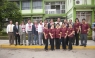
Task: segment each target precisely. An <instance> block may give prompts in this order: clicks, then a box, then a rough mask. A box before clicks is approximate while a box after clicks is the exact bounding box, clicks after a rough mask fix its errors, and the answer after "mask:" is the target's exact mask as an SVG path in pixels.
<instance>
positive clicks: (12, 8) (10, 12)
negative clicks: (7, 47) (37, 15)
mask: <svg viewBox="0 0 95 58" xmlns="http://www.w3.org/2000/svg"><path fill="white" fill-rule="evenodd" d="M6 18H8V19H11V20H12V21H13V22H16V21H18V22H20V21H21V19H22V15H21V13H20V9H19V7H18V6H17V3H16V2H9V1H7V0H0V27H3V24H4V21H5V19H6ZM1 30H2V28H0V31H1Z"/></svg>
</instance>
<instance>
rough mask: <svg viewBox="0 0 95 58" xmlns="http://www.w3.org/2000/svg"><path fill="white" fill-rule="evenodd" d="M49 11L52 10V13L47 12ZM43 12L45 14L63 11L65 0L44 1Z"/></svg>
mask: <svg viewBox="0 0 95 58" xmlns="http://www.w3.org/2000/svg"><path fill="white" fill-rule="evenodd" d="M50 10H51V11H50ZM53 10H54V11H53ZM49 12H52V13H49ZM45 13H47V14H62V13H65V1H55V2H46V3H45Z"/></svg>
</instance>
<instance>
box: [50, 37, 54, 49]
mask: <svg viewBox="0 0 95 58" xmlns="http://www.w3.org/2000/svg"><path fill="white" fill-rule="evenodd" d="M50 41H51V44H50V45H51V50H54V38H53V39H50Z"/></svg>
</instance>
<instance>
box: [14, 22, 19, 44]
mask: <svg viewBox="0 0 95 58" xmlns="http://www.w3.org/2000/svg"><path fill="white" fill-rule="evenodd" d="M13 31H14V35H15V45H17V44H19V45H20V35H19V25H18V22H16V24H15V26H14V28H13Z"/></svg>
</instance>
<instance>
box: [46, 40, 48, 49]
mask: <svg viewBox="0 0 95 58" xmlns="http://www.w3.org/2000/svg"><path fill="white" fill-rule="evenodd" d="M45 50H48V39H45Z"/></svg>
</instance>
